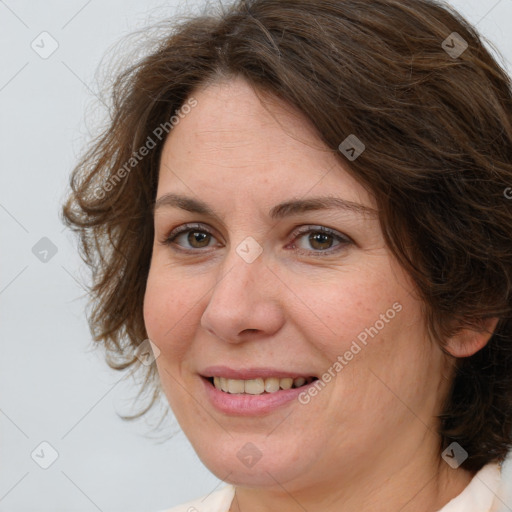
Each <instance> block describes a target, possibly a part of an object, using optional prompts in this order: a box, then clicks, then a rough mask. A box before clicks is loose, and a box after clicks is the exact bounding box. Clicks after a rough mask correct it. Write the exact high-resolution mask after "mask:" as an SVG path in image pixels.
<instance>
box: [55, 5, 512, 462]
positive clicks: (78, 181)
mask: <svg viewBox="0 0 512 512" xmlns="http://www.w3.org/2000/svg"><path fill="white" fill-rule="evenodd" d="M454 32H456V33H457V34H458V36H457V35H454V34H453V33H454ZM461 38H462V39H461ZM464 41H465V42H466V43H467V45H468V47H467V49H465V51H463V50H464V45H463V42H464ZM453 48H455V50H459V51H458V53H457V54H454V53H453V51H452V52H450V51H449V50H450V49H453ZM461 51H462V53H461ZM221 76H224V77H229V76H241V77H243V78H245V79H246V80H247V81H248V82H249V83H251V84H252V85H253V86H255V87H256V88H257V89H259V90H264V91H268V92H270V93H272V94H273V95H274V96H276V97H278V98H280V99H282V100H283V101H286V102H289V103H290V104H292V105H293V106H295V107H296V108H297V109H298V110H299V111H300V112H302V113H303V114H304V115H305V116H306V117H307V118H309V119H310V120H311V121H312V123H313V124H314V126H315V127H316V129H317V130H318V134H319V137H320V138H321V140H322V141H324V142H325V144H326V145H327V146H328V147H329V148H330V149H332V151H333V152H336V153H337V154H338V156H339V158H340V161H342V162H343V164H344V165H345V167H347V168H348V169H349V170H350V172H351V173H353V175H354V176H355V177H356V178H357V179H358V181H359V182H360V183H362V184H363V185H364V186H365V187H366V188H367V189H368V190H369V191H370V192H371V193H372V195H373V196H374V197H375V200H376V202H377V205H378V208H379V214H380V221H381V226H382V230H383V233H384V235H385V238H386V241H387V243H388V245H389V247H390V249H391V250H392V252H393V253H394V255H395V256H396V257H397V259H398V261H399V262H400V263H401V264H402V266H403V267H404V268H405V269H406V270H407V271H408V273H409V274H410V275H411V277H412V278H413V280H414V283H415V285H416V287H417V289H418V292H419V293H420V295H421V297H422V299H423V301H424V303H425V313H426V321H427V324H428V326H429V329H430V332H431V334H432V337H433V338H434V339H436V340H438V341H439V343H441V344H442V340H443V339H446V337H447V336H450V335H452V334H453V333H454V332H456V330H457V328H460V327H461V326H473V327H476V328H478V326H479V325H481V323H482V320H483V319H486V318H491V317H498V318H499V319H500V320H499V323H498V325H497V328H496V329H495V332H494V334H493V335H492V337H491V338H490V341H489V343H488V344H487V345H486V346H485V347H484V348H483V349H481V350H480V351H478V352H477V353H476V354H475V355H473V356H471V357H467V358H462V359H458V360H457V361H456V366H457V369H456V374H455V378H454V381H453V385H452V389H451V391H450V394H449V396H448V398H447V400H446V402H445V403H444V405H443V411H442V414H441V415H440V421H439V434H440V439H441V441H440V448H441V449H444V448H445V447H446V446H448V445H449V444H450V443H451V442H453V441H457V442H458V443H459V444H460V445H461V446H462V447H463V448H464V449H465V450H466V451H467V452H468V454H469V457H468V458H467V459H466V460H465V461H464V463H463V464H462V467H463V468H465V469H468V470H470V471H477V470H478V469H480V468H481V467H482V466H483V465H484V464H486V463H488V462H491V461H500V460H503V459H504V458H505V456H506V454H507V451H508V450H509V449H510V447H511V445H512V440H511V436H512V319H511V308H512V295H511V291H512V201H510V200H508V199H507V198H506V197H505V196H506V195H507V194H504V191H505V190H506V189H507V186H510V185H512V91H511V82H510V78H509V77H508V76H507V74H506V73H505V71H504V70H503V69H502V68H501V67H500V65H499V64H498V63H497V62H496V61H495V60H494V59H493V57H491V55H490V53H489V52H488V50H486V48H485V47H484V45H483V43H482V41H481V38H480V37H479V35H478V34H477V33H476V31H475V29H474V28H472V27H471V26H470V25H469V24H468V23H467V22H466V21H465V20H464V19H462V18H461V17H460V15H458V14H457V13H455V12H453V11H451V10H450V8H449V7H447V6H443V5H441V4H439V3H437V2H433V1H428V0H407V1H405V0H374V1H373V2H367V1H366V0H314V1H313V0H247V1H244V0H238V1H236V2H235V3H233V4H232V5H230V6H229V7H227V8H225V9H222V10H221V11H220V12H214V13H210V12H209V13H204V14H203V15H199V16H196V17H193V18H190V19H186V20H184V21H181V22H179V23H178V22H176V23H175V24H174V27H173V29H172V30H171V31H170V32H169V33H168V34H167V35H166V37H164V38H161V40H160V44H159V46H158V48H157V49H156V50H154V51H152V53H151V54H150V55H149V56H146V57H143V58H141V59H140V60H139V61H138V62H136V63H135V64H133V65H132V66H130V67H129V68H128V69H126V70H125V71H124V72H123V73H121V74H120V75H119V76H118V78H117V80H116V81H115V83H114V85H113V95H112V100H113V101H112V114H111V119H110V122H109V125H108V126H107V128H106V129H105V131H104V132H103V133H102V134H101V135H100V136H99V137H98V138H97V139H96V140H95V141H94V144H92V146H91V148H90V149H89V151H88V152H87V153H86V155H85V156H84V158H83V159H82V160H81V161H80V162H79V164H78V165H77V167H76V168H75V170H74V172H73V175H72V178H71V188H72V193H71V194H70V197H69V199H68V201H67V203H66V205H65V206H64V209H63V215H64V219H65V221H66V222H67V224H68V226H71V227H72V228H73V229H74V230H76V231H77V232H78V233H79V235H80V241H81V250H82V251H81V252H82V257H83V258H84V259H85V262H86V263H87V264H88V265H89V266H90V268H91V269H92V283H93V284H92V287H91V296H92V299H93V301H92V310H91V311H90V314H89V322H90V326H91V331H92V333H93V336H94V339H95V340H96V341H98V342H101V343H102V344H103V345H104V346H105V347H106V349H107V360H108V362H109V364H110V365H111V366H112V367H115V368H127V367H132V366H133V367H137V366H138V365H140V363H139V361H138V359H137V358H136V357H135V356H134V353H133V349H134V347H137V346H138V345H139V344H140V343H141V342H142V340H144V339H145V338H147V334H146V331H145V327H144V319H143V314H142V304H143V297H144V292H145V285H146V280H147V275H148V269H149V265H150V258H151V250H152V241H153V235H154V233H153V219H152V206H153V204H154V201H155V194H156V186H157V179H158V169H159V159H160V154H161V149H162V146H163V142H164V140H165V137H161V138H158V137H157V136H155V128H156V127H159V126H160V127H162V126H166V127H168V126H169V119H170V118H171V116H172V115H176V116H177V117H176V119H177V118H178V117H179V116H178V115H177V114H178V113H179V109H180V107H183V105H184V104H185V103H186V102H187V100H190V97H191V95H192V94H193V93H194V90H196V88H197V87H199V86H201V85H204V84H206V83H210V82H213V81H215V80H216V79H218V78H219V77H221ZM176 111H178V113H177V112H176ZM219 115H220V114H219ZM165 123H167V125H165ZM165 131H166V132H168V131H169V130H165ZM351 134H354V135H356V136H357V138H358V139H360V140H361V141H363V143H364V144H365V145H366V149H365V151H364V152H363V153H362V154H361V155H360V156H359V157H358V158H357V159H356V160H353V161H350V162H349V161H348V160H347V159H346V158H345V156H344V155H343V154H342V153H341V152H340V151H339V150H338V146H339V144H340V143H341V142H342V141H343V140H345V139H346V138H347V136H349V135H351ZM148 137H149V138H151V140H152V141H153V143H154V146H155V147H154V148H152V149H151V150H150V151H149V153H148V154H147V155H146V156H144V158H141V159H140V160H139V158H138V157H137V158H136V162H135V161H134V160H133V161H131V160H130V159H131V158H135V156H136V155H138V151H139V148H142V147H143V146H145V145H147V144H148V140H149V138H148ZM134 155H135V156H134ZM127 162H131V164H130V167H129V168H127V167H126V164H127ZM132 164H133V165H132ZM122 168H124V169H125V172H124V173H123V172H120V169H122ZM120 175H122V176H121V179H120ZM109 183H110V186H109V185H108V184H109ZM98 191H100V192H98ZM146 370H147V372H146V378H145V384H144V385H145V386H146V387H149V388H151V389H152V390H153V399H155V398H156V397H157V395H158V391H159V390H158V387H159V385H158V380H157V378H155V375H156V368H155V365H152V366H150V367H147V368H146ZM150 383H151V384H152V386H150V385H149V384H150ZM150 406H151V403H150V404H149V405H148V407H146V408H145V409H144V411H142V412H141V414H143V413H144V412H146V411H147V410H149V408H150Z"/></svg>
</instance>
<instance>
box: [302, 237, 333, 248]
mask: <svg viewBox="0 0 512 512" xmlns="http://www.w3.org/2000/svg"><path fill="white" fill-rule="evenodd" d="M308 238H309V243H310V245H311V247H313V249H317V250H320V251H325V250H326V249H330V248H331V246H332V244H333V242H334V237H333V236H332V235H328V234H325V233H311V234H310V235H309V237H308Z"/></svg>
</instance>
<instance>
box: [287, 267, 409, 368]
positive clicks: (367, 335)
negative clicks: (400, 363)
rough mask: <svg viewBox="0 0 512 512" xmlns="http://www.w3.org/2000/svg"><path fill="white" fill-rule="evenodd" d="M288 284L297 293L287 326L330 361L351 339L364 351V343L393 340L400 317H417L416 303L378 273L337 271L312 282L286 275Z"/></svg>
mask: <svg viewBox="0 0 512 512" xmlns="http://www.w3.org/2000/svg"><path fill="white" fill-rule="evenodd" d="M365 270H366V271H365ZM329 277H330V278H329ZM288 282H290V283H293V284H294V286H293V290H294V291H296V290H298V292H297V293H296V300H294V301H293V304H295V307H294V311H292V310H291V309H290V310H289V311H288V313H289V314H290V319H291V321H292V322H295V323H299V324H300V325H297V328H298V329H299V330H300V331H302V333H303V335H304V336H305V338H306V339H307V340H310V341H311V342H312V343H314V344H315V345H316V346H317V347H318V348H319V349H320V350H321V351H322V352H323V353H324V354H327V355H329V358H330V359H331V360H332V361H334V360H336V357H337V356H338V355H340V354H343V353H344V352H345V351H346V350H349V348H350V347H351V345H352V342H353V341H354V340H359V341H360V342H361V343H359V344H360V345H362V346H363V344H364V342H365V341H367V342H368V340H375V341H377V340H382V341H384V338H391V339H392V338H394V337H395V336H396V335H397V333H398V332H399V329H397V326H398V325H399V324H400V323H401V322H402V320H403V319H404V317H405V316H407V317H408V318H409V319H412V318H413V317H414V318H416V317H417V314H418V307H419V304H417V303H415V302H414V301H412V300H411V299H410V297H409V296H408V293H407V290H405V289H404V288H403V286H402V285H401V284H400V283H398V282H397V281H396V279H395V278H394V277H393V278H391V277H388V276H387V274H386V273H385V272H383V271H378V272H377V271H374V269H372V270H371V271H369V270H367V269H350V270H348V269H347V271H345V270H339V269H338V270H337V271H336V272H333V273H332V274H331V275H330V276H325V277H322V278H319V279H317V280H315V279H312V278H311V276H308V277H297V276H294V277H292V276H290V277H289V278H288ZM290 304H291V303H290ZM349 357H350V356H349Z"/></svg>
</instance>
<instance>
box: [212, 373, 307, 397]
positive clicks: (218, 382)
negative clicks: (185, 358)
mask: <svg viewBox="0 0 512 512" xmlns="http://www.w3.org/2000/svg"><path fill="white" fill-rule="evenodd" d="M312 380H313V379H312V378H311V377H308V378H307V379H305V378H304V377H297V378H296V379H292V378H290V377H286V378H283V379H280V378H278V377H268V378H266V379H262V378H258V379H249V380H240V379H226V378H225V377H214V378H213V385H214V386H215V387H216V388H217V389H220V390H222V391H224V392H226V393H231V394H242V393H246V394H248V395H261V394H263V393H264V392H267V393H275V392H277V391H279V390H280V389H291V388H292V387H293V388H299V387H301V386H303V385H304V384H306V383H309V382H311V381H312Z"/></svg>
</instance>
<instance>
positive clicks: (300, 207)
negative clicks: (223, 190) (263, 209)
mask: <svg viewBox="0 0 512 512" xmlns="http://www.w3.org/2000/svg"><path fill="white" fill-rule="evenodd" d="M162 207H172V208H181V209H182V210H187V211H189V212H193V213H198V214H202V215H206V216H210V217H214V218H216V219H218V220H221V219H220V218H219V216H218V215H217V214H216V213H215V212H214V211H213V209H212V208H211V207H210V206H208V205H207V204H206V203H203V202H202V201H199V200H197V199H194V198H192V197H187V196H183V195H180V194H165V195H163V196H161V197H160V198H159V199H157V200H156V202H155V205H154V208H153V212H155V211H156V210H158V209H159V208H162ZM329 209H338V210H345V211H350V212H354V213H358V214H361V215H368V216H372V217H375V216H377V210H375V209H374V208H370V207H369V206H365V205H362V204H360V203H355V202H353V201H348V200H346V199H341V198H340V197H330V196H326V197H308V198H307V199H290V200H288V201H285V202H283V203H279V204H278V205H276V206H274V207H273V208H272V209H271V210H270V211H269V214H268V215H269V217H270V218H271V219H273V220H278V219H283V218H285V217H290V216H292V215H297V214H300V213H304V212H309V211H316V210H329Z"/></svg>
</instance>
